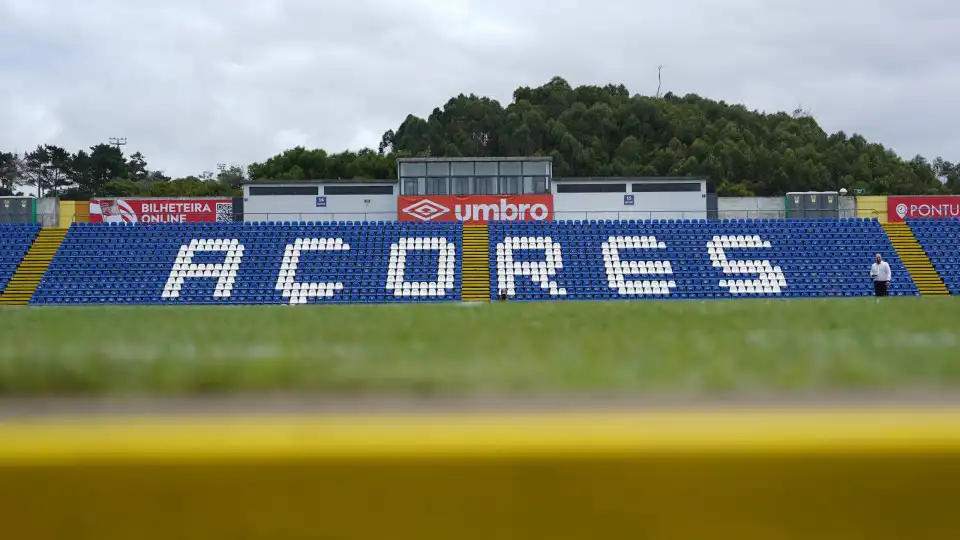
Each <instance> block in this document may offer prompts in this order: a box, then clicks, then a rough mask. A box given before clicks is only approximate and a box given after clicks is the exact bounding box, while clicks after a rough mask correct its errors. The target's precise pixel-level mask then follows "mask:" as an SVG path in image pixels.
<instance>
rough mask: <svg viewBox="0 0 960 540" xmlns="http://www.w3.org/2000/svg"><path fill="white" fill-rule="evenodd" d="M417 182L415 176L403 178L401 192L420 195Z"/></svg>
mask: <svg viewBox="0 0 960 540" xmlns="http://www.w3.org/2000/svg"><path fill="white" fill-rule="evenodd" d="M419 184H420V183H419V182H418V181H417V179H416V178H404V180H403V194H404V195H420V189H419V187H420V186H419Z"/></svg>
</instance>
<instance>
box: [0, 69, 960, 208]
mask: <svg viewBox="0 0 960 540" xmlns="http://www.w3.org/2000/svg"><path fill="white" fill-rule="evenodd" d="M882 113H883V112H882V111H877V114H878V115H880V114H882ZM530 155H533V156H542V155H549V156H553V158H554V174H555V175H556V176H664V175H671V176H677V175H679V176H682V175H696V176H707V177H709V178H711V179H712V180H713V181H714V182H715V184H716V185H717V192H718V194H720V195H721V196H731V195H745V196H746V195H757V196H779V195H783V194H784V193H785V192H787V191H808V190H818V191H819V190H836V189H839V188H847V189H849V190H851V192H853V191H854V190H862V192H863V193H869V194H876V195H882V194H891V195H896V194H938V193H960V164H957V165H955V164H953V163H950V162H947V161H944V160H943V159H941V158H936V159H935V160H933V161H927V160H926V159H924V158H922V157H920V156H917V157H915V158H913V159H911V160H909V161H905V160H903V159H901V158H899V157H898V156H897V155H895V154H894V153H893V152H892V151H890V150H888V149H886V148H884V147H883V145H881V144H878V143H871V142H868V141H866V140H865V139H864V138H863V137H862V136H860V135H852V136H848V135H847V134H845V133H843V132H838V133H834V134H828V133H826V132H824V130H823V129H822V128H820V126H819V125H818V124H817V122H816V120H814V119H813V118H812V117H810V116H809V115H807V114H805V113H804V112H803V111H801V110H797V111H794V112H793V113H789V114H788V113H784V112H780V113H775V114H764V113H760V112H757V111H751V110H748V109H747V108H746V107H744V106H742V105H730V104H727V103H724V102H722V101H720V102H718V101H713V100H710V99H706V98H702V97H700V96H696V95H686V96H682V97H680V96H676V95H673V94H667V95H665V96H663V97H660V98H657V97H648V96H640V95H630V93H629V92H628V91H627V89H626V88H625V87H624V86H623V85H619V86H615V85H607V86H604V87H599V86H580V87H577V88H573V87H571V86H570V85H569V84H568V83H567V81H565V80H563V79H561V78H559V77H557V78H554V79H552V80H551V81H550V82H548V83H547V84H545V85H543V86H540V87H537V88H527V87H522V88H518V89H517V90H516V91H515V92H514V94H513V102H512V103H510V104H508V105H507V106H506V107H504V106H503V105H502V104H501V103H499V102H497V101H496V100H492V99H489V98H486V97H478V96H475V95H469V96H466V95H460V96H457V97H454V98H452V99H450V100H449V101H448V102H447V103H446V105H444V106H443V108H442V109H441V108H437V109H434V111H433V113H432V114H430V116H429V117H428V118H426V119H424V118H418V117H416V116H413V115H410V116H408V117H407V118H406V120H404V121H403V123H402V124H400V126H399V127H397V128H396V129H391V130H388V131H387V132H386V133H384V134H383V138H382V141H381V143H380V147H379V148H378V149H377V150H372V149H362V150H360V151H357V152H341V153H336V154H328V153H327V152H325V151H324V150H320V149H306V148H299V147H298V148H293V149H290V150H287V151H285V152H282V153H280V154H278V155H276V156H273V157H271V158H269V159H267V160H265V161H263V162H259V163H253V164H251V165H250V166H249V167H241V166H231V167H221V168H220V169H221V170H220V172H219V174H214V173H212V172H204V173H201V174H198V175H196V176H189V177H186V178H180V179H170V178H168V177H167V176H165V175H164V174H162V171H160V170H154V169H152V168H148V167H147V162H146V158H145V157H144V156H143V155H142V154H140V153H139V152H138V153H134V154H132V155H131V156H129V157H127V156H125V155H123V153H122V152H121V150H120V148H119V147H114V146H110V145H106V144H98V145H95V146H93V147H91V148H90V149H89V150H78V151H77V152H75V153H70V152H68V151H67V150H66V149H63V148H59V147H56V146H50V145H41V146H39V147H37V149H36V150H34V151H33V152H29V153H26V154H22V155H18V154H16V153H10V152H6V153H4V152H2V151H0V195H4V194H10V193H13V192H16V191H27V192H29V193H40V194H54V195H60V196H66V197H74V198H78V199H82V198H86V197H90V196H91V195H94V194H95V195H98V196H126V197H133V196H165V197H172V196H199V195H232V194H237V193H239V191H238V186H239V184H240V183H241V182H243V181H244V180H246V179H248V178H249V179H253V180H270V179H275V180H301V179H329V178H342V179H378V178H379V179H382V178H395V177H396V158H398V157H406V156H466V157H471V156H478V157H483V156H530ZM216 161H217V156H211V162H216Z"/></svg>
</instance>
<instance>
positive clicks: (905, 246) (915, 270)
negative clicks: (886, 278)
mask: <svg viewBox="0 0 960 540" xmlns="http://www.w3.org/2000/svg"><path fill="white" fill-rule="evenodd" d="M883 228H884V230H885V231H887V236H888V237H890V242H891V243H892V244H893V247H894V249H896V250H897V255H899V256H900V260H901V261H903V265H904V266H905V267H906V268H907V272H910V277H911V278H913V282H914V283H916V284H917V289H918V290H919V291H920V294H922V295H923V296H949V295H950V292H949V291H948V290H947V286H946V285H944V284H943V280H942V279H940V274H938V273H937V270H936V269H935V268H934V267H933V263H931V262H930V258H929V257H927V253H926V252H925V251H923V247H922V246H921V245H920V242H917V239H916V237H914V236H913V231H911V230H910V226H909V225H907V224H906V223H884V224H883ZM894 279H896V276H894Z"/></svg>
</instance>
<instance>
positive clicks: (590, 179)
mask: <svg viewBox="0 0 960 540" xmlns="http://www.w3.org/2000/svg"><path fill="white" fill-rule="evenodd" d="M553 181H554V182H704V181H705V182H709V181H710V179H709V178H707V177H706V176H554V177H553Z"/></svg>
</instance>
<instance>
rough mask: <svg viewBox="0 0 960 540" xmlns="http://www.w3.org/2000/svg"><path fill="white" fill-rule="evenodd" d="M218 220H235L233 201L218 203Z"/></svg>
mask: <svg viewBox="0 0 960 540" xmlns="http://www.w3.org/2000/svg"><path fill="white" fill-rule="evenodd" d="M217 221H233V203H219V202H218V203H217Z"/></svg>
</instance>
